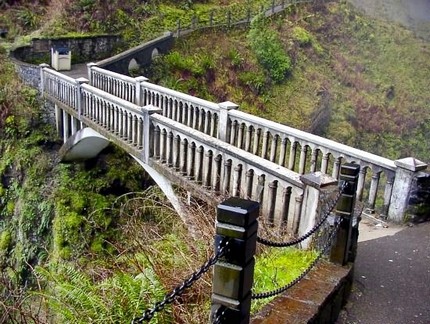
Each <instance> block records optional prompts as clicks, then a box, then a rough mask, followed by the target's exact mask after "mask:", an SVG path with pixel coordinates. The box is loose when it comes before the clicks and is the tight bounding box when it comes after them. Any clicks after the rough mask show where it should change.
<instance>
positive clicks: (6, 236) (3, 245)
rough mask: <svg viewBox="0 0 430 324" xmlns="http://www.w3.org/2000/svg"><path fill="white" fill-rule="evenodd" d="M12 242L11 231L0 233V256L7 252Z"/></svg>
mask: <svg viewBox="0 0 430 324" xmlns="http://www.w3.org/2000/svg"><path fill="white" fill-rule="evenodd" d="M11 242H12V233H11V232H10V230H4V231H2V232H1V233H0V254H1V253H5V252H7V250H8V249H9V248H10V245H11Z"/></svg>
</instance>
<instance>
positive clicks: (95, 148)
mask: <svg viewBox="0 0 430 324" xmlns="http://www.w3.org/2000/svg"><path fill="white" fill-rule="evenodd" d="M110 142H111V141H109V140H108V139H107V138H106V137H104V136H103V135H101V134H99V133H98V132H97V131H95V130H93V129H92V128H89V127H86V128H83V129H81V130H79V131H78V132H76V133H75V134H74V135H73V136H70V137H69V138H68V139H67V141H66V143H64V144H63V146H62V148H61V149H60V161H61V162H73V161H85V160H88V159H92V158H95V157H96V156H97V155H98V154H100V152H101V151H102V150H103V149H105V148H106V147H107V146H108V145H109V143H110ZM129 154H130V153H129ZM130 155H131V156H132V157H133V158H134V159H135V160H136V161H137V162H138V163H139V164H140V165H141V166H142V168H143V169H144V170H145V171H146V172H147V173H148V174H149V175H150V176H151V178H152V179H153V180H154V181H155V183H156V184H157V185H158V186H159V187H160V189H161V190H162V191H163V193H164V194H165V195H166V197H167V199H169V201H170V203H171V204H172V206H173V208H174V209H175V211H176V212H177V213H178V214H179V216H180V217H181V219H182V221H183V222H184V223H185V224H187V225H189V226H190V227H189V228H190V233H191V234H192V235H194V234H195V233H196V231H197V229H195V228H194V227H195V226H193V225H192V224H190V217H189V212H188V209H187V207H186V206H185V205H184V204H183V203H182V202H181V201H180V199H179V198H178V196H177V195H176V193H175V191H174V189H173V186H172V182H171V181H170V180H169V179H167V178H166V177H165V176H163V175H162V174H160V173H159V172H157V171H156V170H155V169H153V168H152V167H151V166H149V165H148V164H146V163H144V162H142V161H141V160H140V159H139V158H138V157H136V156H134V155H132V154H130Z"/></svg>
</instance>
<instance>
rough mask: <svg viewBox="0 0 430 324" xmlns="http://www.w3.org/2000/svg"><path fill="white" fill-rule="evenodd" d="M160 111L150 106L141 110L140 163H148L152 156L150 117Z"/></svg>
mask: <svg viewBox="0 0 430 324" xmlns="http://www.w3.org/2000/svg"><path fill="white" fill-rule="evenodd" d="M160 112H161V109H160V108H157V107H154V106H152V105H149V106H145V107H143V108H142V113H143V152H142V161H143V162H145V163H146V164H148V163H149V158H150V157H151V156H152V152H153V148H152V147H151V143H152V144H153V143H154V141H153V138H152V134H153V133H154V132H153V131H152V123H151V115H152V114H155V113H160Z"/></svg>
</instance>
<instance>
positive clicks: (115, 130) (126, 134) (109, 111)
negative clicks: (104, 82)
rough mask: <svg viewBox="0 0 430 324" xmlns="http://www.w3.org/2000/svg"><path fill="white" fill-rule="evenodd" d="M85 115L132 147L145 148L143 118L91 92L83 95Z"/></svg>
mask: <svg viewBox="0 0 430 324" xmlns="http://www.w3.org/2000/svg"><path fill="white" fill-rule="evenodd" d="M83 99H84V100H83V102H84V107H83V115H84V116H85V117H87V118H89V119H91V120H92V121H94V122H95V123H97V124H98V125H99V126H101V127H103V128H104V129H106V130H107V131H109V132H111V133H112V134H115V135H117V136H118V137H120V138H121V139H122V140H123V141H125V142H127V143H129V144H130V145H132V146H134V147H137V148H138V149H142V148H143V135H144V134H143V116H142V115H140V114H136V113H135V112H130V111H128V110H127V109H125V108H123V107H121V106H119V105H118V104H115V103H112V102H109V101H107V100H104V99H103V98H98V97H96V96H95V95H93V94H91V93H90V92H86V91H84V94H83Z"/></svg>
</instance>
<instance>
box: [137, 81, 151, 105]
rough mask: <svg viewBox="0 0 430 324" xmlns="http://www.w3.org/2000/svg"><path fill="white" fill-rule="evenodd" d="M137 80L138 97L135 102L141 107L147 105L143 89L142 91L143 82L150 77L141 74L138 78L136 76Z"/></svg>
mask: <svg viewBox="0 0 430 324" xmlns="http://www.w3.org/2000/svg"><path fill="white" fill-rule="evenodd" d="M134 80H135V82H136V85H135V87H136V98H134V103H135V104H136V105H138V106H140V107H143V106H144V105H146V102H145V98H144V97H143V91H142V83H144V82H147V81H148V80H149V79H148V78H145V77H143V76H139V77H137V78H134Z"/></svg>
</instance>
